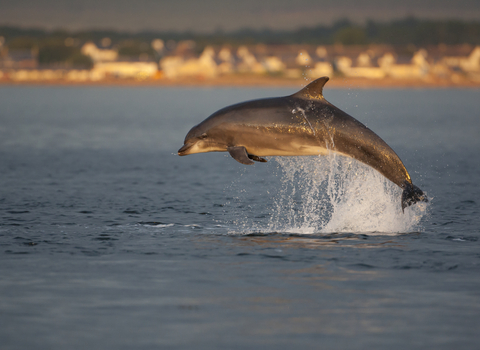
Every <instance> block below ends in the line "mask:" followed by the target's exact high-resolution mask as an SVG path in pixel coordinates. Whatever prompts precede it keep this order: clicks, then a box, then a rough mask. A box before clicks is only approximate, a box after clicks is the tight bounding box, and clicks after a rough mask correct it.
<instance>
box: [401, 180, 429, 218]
mask: <svg viewBox="0 0 480 350" xmlns="http://www.w3.org/2000/svg"><path fill="white" fill-rule="evenodd" d="M417 202H428V198H427V195H426V194H425V193H423V191H422V190H421V189H419V188H418V187H417V186H415V185H414V184H412V183H410V182H406V181H405V184H404V187H403V193H402V211H405V208H406V207H408V206H410V205H412V204H415V203H417Z"/></svg>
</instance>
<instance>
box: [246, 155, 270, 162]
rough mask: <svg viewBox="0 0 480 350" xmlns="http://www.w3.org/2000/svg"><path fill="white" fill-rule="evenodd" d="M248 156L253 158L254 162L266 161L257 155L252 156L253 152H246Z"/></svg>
mask: <svg viewBox="0 0 480 350" xmlns="http://www.w3.org/2000/svg"><path fill="white" fill-rule="evenodd" d="M248 158H250V159H253V160H254V161H256V162H262V163H266V162H267V160H266V159H265V158H261V157H259V156H254V155H253V154H250V153H248Z"/></svg>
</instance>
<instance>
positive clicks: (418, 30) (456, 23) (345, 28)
mask: <svg viewBox="0 0 480 350" xmlns="http://www.w3.org/2000/svg"><path fill="white" fill-rule="evenodd" d="M0 37H3V38H4V39H3V41H4V43H3V44H4V46H6V47H8V48H10V49H27V48H34V47H36V48H38V50H40V52H41V51H42V48H45V47H57V48H58V46H65V45H64V43H65V40H66V39H67V38H69V39H73V40H74V41H72V43H73V44H72V45H70V47H71V48H70V49H68V50H65V53H64V54H65V55H67V56H75V55H78V50H76V49H75V48H76V47H77V46H78V45H81V44H83V43H85V42H86V41H93V42H95V43H97V44H98V43H99V42H100V41H101V40H102V39H103V38H106V37H108V38H109V39H110V40H111V44H112V45H114V46H115V47H116V48H118V49H119V50H120V53H121V52H122V50H123V52H124V53H125V54H128V53H131V54H135V55H136V54H138V53H141V52H147V53H149V54H150V53H151V49H150V47H149V45H150V43H151V41H152V40H153V39H156V38H160V39H163V40H164V41H165V42H168V41H172V42H173V41H175V42H177V41H180V40H194V41H195V42H196V44H197V48H198V50H201V49H202V48H203V47H204V46H206V45H223V44H230V45H233V46H237V45H244V44H258V43H263V44H313V45H331V44H343V45H368V44H390V45H396V46H404V45H415V46H428V45H438V44H447V45H457V44H472V45H480V21H461V20H425V19H416V18H413V17H408V18H404V19H402V20H396V21H391V22H375V21H367V22H366V23H364V24H356V23H354V22H351V21H349V20H346V19H345V20H339V21H337V22H335V23H334V24H332V25H328V26H327V25H318V26H315V27H305V28H299V29H297V30H291V31H280V30H269V29H264V30H252V29H242V30H237V31H233V32H224V31H221V30H218V31H216V32H214V33H209V34H199V33H195V32H153V31H144V32H138V33H129V32H120V31H114V30H88V31H78V32H69V31H65V30H56V31H46V30H42V29H23V28H16V27H7V26H3V27H2V26H0ZM67 51H68V52H67ZM77 58H78V59H80V58H79V57H77ZM45 59H46V60H48V52H46V53H45Z"/></svg>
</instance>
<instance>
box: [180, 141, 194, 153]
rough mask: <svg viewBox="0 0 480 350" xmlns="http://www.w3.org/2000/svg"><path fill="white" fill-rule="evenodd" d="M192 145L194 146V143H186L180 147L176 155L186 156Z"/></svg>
mask: <svg viewBox="0 0 480 350" xmlns="http://www.w3.org/2000/svg"><path fill="white" fill-rule="evenodd" d="M193 145H195V144H194V143H186V144H184V145H183V146H182V148H180V149H179V150H178V155H179V156H186V155H188V154H189V153H188V151H189V150H190V148H192V147H193Z"/></svg>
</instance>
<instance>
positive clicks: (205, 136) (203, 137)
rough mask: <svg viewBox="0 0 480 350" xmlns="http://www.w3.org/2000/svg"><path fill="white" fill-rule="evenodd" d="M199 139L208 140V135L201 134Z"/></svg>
mask: <svg viewBox="0 0 480 350" xmlns="http://www.w3.org/2000/svg"><path fill="white" fill-rule="evenodd" d="M198 138H199V139H205V138H207V134H206V133H203V134H201V135H200V136H199V137H198Z"/></svg>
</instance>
